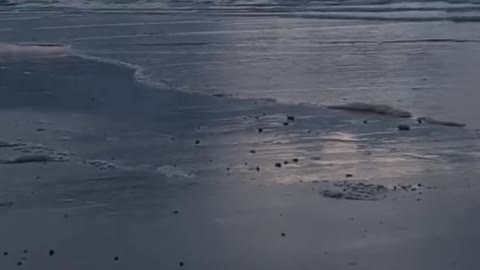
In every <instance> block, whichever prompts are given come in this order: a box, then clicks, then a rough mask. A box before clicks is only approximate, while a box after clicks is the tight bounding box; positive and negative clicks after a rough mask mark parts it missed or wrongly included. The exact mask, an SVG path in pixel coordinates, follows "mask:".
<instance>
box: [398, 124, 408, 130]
mask: <svg viewBox="0 0 480 270" xmlns="http://www.w3.org/2000/svg"><path fill="white" fill-rule="evenodd" d="M398 130H403V131H407V130H410V126H409V125H398Z"/></svg>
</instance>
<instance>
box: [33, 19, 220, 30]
mask: <svg viewBox="0 0 480 270" xmlns="http://www.w3.org/2000/svg"><path fill="white" fill-rule="evenodd" d="M213 22H215V21H205V20H203V21H170V22H138V23H107V24H80V25H62V26H45V27H35V28H33V29H34V30H55V29H80V28H101V27H117V26H143V25H169V24H189V23H213Z"/></svg>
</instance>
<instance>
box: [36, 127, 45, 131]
mask: <svg viewBox="0 0 480 270" xmlns="http://www.w3.org/2000/svg"><path fill="white" fill-rule="evenodd" d="M37 131H45V129H44V128H37Z"/></svg>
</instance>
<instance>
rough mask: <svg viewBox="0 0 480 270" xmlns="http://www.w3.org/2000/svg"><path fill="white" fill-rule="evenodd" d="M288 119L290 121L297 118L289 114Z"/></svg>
mask: <svg viewBox="0 0 480 270" xmlns="http://www.w3.org/2000/svg"><path fill="white" fill-rule="evenodd" d="M287 120H288V121H294V120H295V116H291V115H290V116H287Z"/></svg>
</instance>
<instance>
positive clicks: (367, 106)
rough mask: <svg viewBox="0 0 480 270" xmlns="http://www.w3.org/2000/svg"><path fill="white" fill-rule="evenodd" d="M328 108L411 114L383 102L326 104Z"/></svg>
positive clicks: (394, 114) (402, 116)
mask: <svg viewBox="0 0 480 270" xmlns="http://www.w3.org/2000/svg"><path fill="white" fill-rule="evenodd" d="M327 108H329V109H336V110H346V111H354V112H365V113H375V114H381V115H390V116H394V117H401V118H410V117H412V114H411V113H410V112H408V111H404V110H400V109H397V108H394V107H392V106H389V105H385V104H376V103H363V102H352V103H347V104H345V105H331V106H327Z"/></svg>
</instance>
